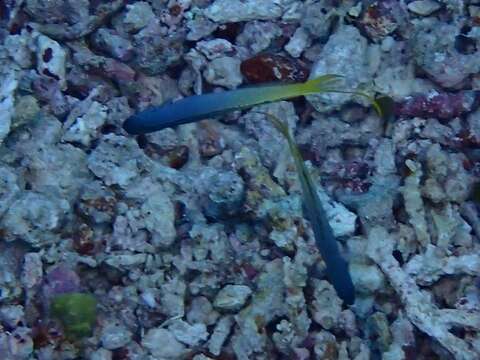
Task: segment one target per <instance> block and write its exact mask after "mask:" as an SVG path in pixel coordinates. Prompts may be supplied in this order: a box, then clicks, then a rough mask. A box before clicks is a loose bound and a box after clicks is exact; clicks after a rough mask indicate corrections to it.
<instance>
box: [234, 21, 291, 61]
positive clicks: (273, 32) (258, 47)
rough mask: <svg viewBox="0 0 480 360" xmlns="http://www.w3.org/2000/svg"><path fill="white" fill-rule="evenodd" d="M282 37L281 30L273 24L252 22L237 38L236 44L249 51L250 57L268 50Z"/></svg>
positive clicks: (246, 25)
mask: <svg viewBox="0 0 480 360" xmlns="http://www.w3.org/2000/svg"><path fill="white" fill-rule="evenodd" d="M281 35H282V30H281V28H280V27H279V26H278V25H277V24H275V23H273V22H269V21H251V22H247V23H246V24H245V27H244V28H243V31H242V32H241V33H240V34H239V35H238V36H237V38H236V44H237V45H239V46H243V47H245V48H246V49H248V51H249V54H250V55H256V54H258V53H260V52H262V51H264V50H266V49H268V48H269V47H270V45H271V44H272V42H273V40H274V39H275V38H277V37H279V36H281Z"/></svg>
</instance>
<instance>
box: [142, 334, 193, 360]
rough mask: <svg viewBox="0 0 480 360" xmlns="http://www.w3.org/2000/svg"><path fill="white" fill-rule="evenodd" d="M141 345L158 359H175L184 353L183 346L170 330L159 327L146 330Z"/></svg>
mask: <svg viewBox="0 0 480 360" xmlns="http://www.w3.org/2000/svg"><path fill="white" fill-rule="evenodd" d="M142 346H144V347H145V348H146V349H147V350H148V351H149V352H150V354H152V356H154V357H155V358H159V359H166V360H175V359H181V358H182V357H183V356H185V355H186V348H185V346H184V345H183V344H182V343H180V342H179V341H178V340H177V339H175V336H174V335H173V334H172V333H171V332H170V331H168V330H167V329H162V328H161V327H158V328H153V329H150V330H148V332H147V333H146V334H145V336H144V337H143V339H142Z"/></svg>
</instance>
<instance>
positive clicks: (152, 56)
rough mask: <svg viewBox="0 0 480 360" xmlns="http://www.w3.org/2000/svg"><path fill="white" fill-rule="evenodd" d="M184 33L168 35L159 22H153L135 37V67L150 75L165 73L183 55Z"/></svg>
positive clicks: (178, 32) (177, 32)
mask: <svg viewBox="0 0 480 360" xmlns="http://www.w3.org/2000/svg"><path fill="white" fill-rule="evenodd" d="M184 39H185V35H184V34H183V32H182V31H176V32H175V33H172V34H167V30H166V28H162V27H161V26H160V23H159V22H158V20H155V21H151V22H150V23H149V24H148V25H147V26H146V27H145V28H143V29H142V30H140V31H139V32H138V33H137V34H135V35H134V40H133V46H134V51H135V55H136V57H135V62H134V66H136V68H138V69H139V70H141V71H143V72H145V73H146V74H148V75H156V74H161V73H163V72H164V71H165V70H166V69H167V68H168V67H169V66H171V65H174V64H176V63H178V62H179V61H180V59H181V57H182V55H183V52H184V46H183V41H184Z"/></svg>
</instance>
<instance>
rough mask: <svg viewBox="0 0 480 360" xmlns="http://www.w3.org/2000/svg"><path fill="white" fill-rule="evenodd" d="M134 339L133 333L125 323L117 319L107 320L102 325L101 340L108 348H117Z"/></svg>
mask: <svg viewBox="0 0 480 360" xmlns="http://www.w3.org/2000/svg"><path fill="white" fill-rule="evenodd" d="M131 339H132V333H131V331H130V330H128V329H127V328H126V327H125V326H124V325H122V324H120V323H118V322H117V321H115V320H113V321H112V320H107V321H106V322H105V323H104V324H103V326H102V333H101V335H100V341H101V342H102V346H103V347H104V348H105V349H108V350H115V349H118V348H121V347H123V346H125V345H127V344H128V343H129V342H130V341H131Z"/></svg>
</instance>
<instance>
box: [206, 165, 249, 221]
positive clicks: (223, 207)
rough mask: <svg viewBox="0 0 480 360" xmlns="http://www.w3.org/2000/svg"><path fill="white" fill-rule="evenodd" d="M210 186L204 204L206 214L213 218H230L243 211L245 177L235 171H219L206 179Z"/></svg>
mask: <svg viewBox="0 0 480 360" xmlns="http://www.w3.org/2000/svg"><path fill="white" fill-rule="evenodd" d="M206 183H208V184H209V188H208V191H207V194H206V198H205V201H204V204H203V210H204V212H205V214H206V215H207V216H208V217H210V218H212V219H228V218H232V217H235V216H236V215H238V214H239V213H240V212H241V211H242V206H243V203H244V201H245V185H244V182H243V179H242V178H241V177H240V176H239V175H238V174H237V173H235V172H232V171H230V172H219V173H217V174H213V175H212V176H211V177H209V178H208V180H206Z"/></svg>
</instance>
